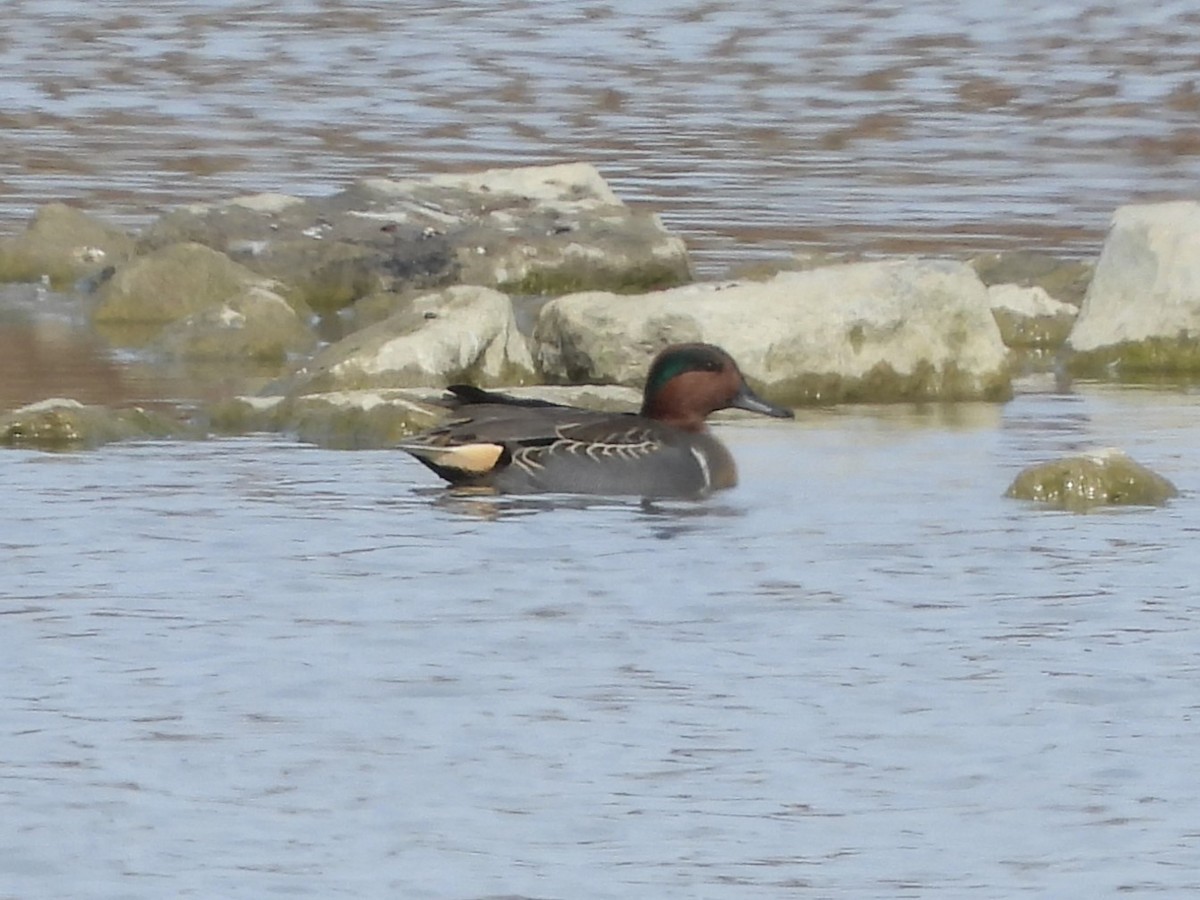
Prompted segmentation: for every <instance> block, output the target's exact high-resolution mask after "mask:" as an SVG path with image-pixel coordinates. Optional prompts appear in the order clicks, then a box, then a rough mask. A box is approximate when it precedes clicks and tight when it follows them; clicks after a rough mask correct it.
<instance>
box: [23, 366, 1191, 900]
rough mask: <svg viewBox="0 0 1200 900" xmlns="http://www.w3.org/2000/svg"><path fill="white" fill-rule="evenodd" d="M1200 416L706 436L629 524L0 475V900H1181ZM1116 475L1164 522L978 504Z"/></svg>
mask: <svg viewBox="0 0 1200 900" xmlns="http://www.w3.org/2000/svg"><path fill="white" fill-rule="evenodd" d="M1198 405H1200V401H1198V400H1197V398H1196V396H1195V395H1192V394H1188V393H1182V392H1180V393H1158V392H1140V391H1136V390H1123V391H1115V390H1100V389H1085V390H1084V391H1082V392H1081V393H1077V394H1068V395H1058V394H1039V393H1031V394H1023V395H1021V396H1019V397H1018V398H1017V400H1015V401H1014V402H1012V403H1011V404H1009V405H1007V406H1006V407H994V406H975V405H967V406H958V407H952V408H935V409H929V410H913V409H905V408H884V409H865V410H864V409H860V410H854V411H849V410H839V411H815V412H807V413H802V414H801V416H800V418H799V419H798V421H797V422H795V423H774V422H771V423H762V424H728V425H722V426H719V428H720V433H721V434H722V436H723V437H724V438H725V439H726V440H727V441H728V443H729V444H730V446H731V447H732V449H733V451H734V453H735V455H736V456H737V457H738V459H739V461H740V464H741V468H742V476H743V483H742V485H741V486H740V487H739V488H737V489H735V490H734V491H731V492H726V493H724V494H721V495H719V496H717V497H714V498H712V499H710V500H707V501H704V502H698V503H675V504H661V505H651V506H647V505H644V504H641V503H638V502H633V501H625V500H591V501H588V502H578V501H572V500H570V499H568V498H554V497H549V498H538V499H523V500H503V499H488V498H453V497H451V496H449V495H447V494H445V493H443V492H442V491H441V490H440V489H438V488H436V487H434V486H433V485H432V484H431V481H430V477H429V475H428V473H427V472H425V471H424V470H423V469H422V468H421V467H420V466H419V465H417V464H416V463H413V462H411V461H409V460H406V459H404V458H401V457H398V456H397V455H395V454H393V453H387V452H361V453H347V452H336V451H324V450H318V449H313V448H309V447H304V446H298V445H295V444H293V443H291V442H289V441H286V440H275V439H267V438H246V439H237V440H223V441H215V442H210V443H198V444H197V443H187V444H171V443H167V444H145V445H131V446H110V447H106V448H103V449H101V450H99V451H96V452H93V453H84V454H68V455H49V454H40V453H32V452H22V451H15V452H9V453H6V454H4V456H3V457H2V459H0V465H3V467H4V481H5V484H6V492H5V493H6V500H7V501H8V503H7V510H6V515H5V523H4V526H3V531H2V532H0V534H2V537H0V552H2V553H3V554H4V556H5V558H6V559H7V561H8V562H7V566H6V578H5V579H4V587H3V591H2V595H3V598H4V599H3V610H2V611H3V612H4V613H5V615H4V625H5V628H4V634H5V637H4V645H5V652H4V654H3V658H2V660H0V704H2V709H0V721H2V722H3V732H2V733H0V772H2V775H0V796H2V798H3V803H4V808H5V809H6V810H8V813H7V814H6V815H5V817H4V824H3V825H2V826H0V897H28V896H71V897H80V898H86V897H105V898H113V897H162V896H166V895H170V896H198V897H215V896H221V897H247V898H249V897H254V898H258V897H263V896H271V895H285V896H312V897H385V896H386V897H413V898H422V897H425V898H481V897H499V896H504V897H537V898H557V897H561V898H574V897H599V898H606V897H611V898H624V897H631V896H639V897H640V896H648V897H649V896H652V897H712V898H721V897H730V898H732V897H745V896H762V897H778V896H785V895H800V896H814V897H828V896H839V897H879V896H887V897H947V898H951V897H955V898H957V897H965V896H970V897H995V898H1007V897H1013V896H1018V895H1025V894H1030V895H1039V896H1060V897H1061V896H1089V897H1101V896H1114V895H1116V894H1118V893H1120V892H1125V891H1129V892H1133V893H1149V892H1157V893H1161V894H1163V895H1165V896H1173V897H1178V896H1185V895H1188V894H1190V893H1192V892H1194V891H1195V890H1196V889H1197V888H1198V887H1200V876H1198V875H1197V873H1200V845H1198V844H1197V840H1196V823H1195V810H1196V808H1197V802H1198V801H1200V796H1198V794H1200V787H1198V785H1200V777H1198V776H1200V768H1198V763H1197V757H1196V754H1195V747H1196V745H1197V740H1198V739H1200V714H1198V710H1200V705H1198V703H1197V700H1196V692H1195V683H1196V676H1197V656H1196V636H1197V629H1198V628H1200V608H1198V606H1200V602H1198V601H1197V596H1198V594H1197V590H1196V587H1197V583H1196V578H1195V567H1194V546H1193V545H1194V542H1195V537H1196V517H1195V515H1194V509H1195V507H1194V503H1195V497H1196V492H1197V489H1198V488H1200V464H1198V463H1197V461H1196V457H1195V454H1194V448H1195V446H1196V445H1197V439H1198V438H1200V434H1198V429H1197V426H1196V425H1195V422H1196V421H1197V416H1196V412H1197V406H1198ZM1131 435H1137V436H1138V437H1137V442H1136V446H1131V449H1132V450H1133V451H1134V453H1135V455H1136V456H1137V457H1138V458H1139V459H1140V460H1141V461H1143V462H1145V463H1147V464H1149V465H1151V466H1152V467H1154V468H1156V469H1157V470H1159V471H1161V472H1163V473H1164V474H1166V475H1168V476H1169V477H1171V478H1172V479H1174V480H1175V481H1176V483H1177V484H1178V485H1179V486H1180V488H1181V489H1182V490H1183V492H1184V493H1183V496H1182V497H1181V498H1180V499H1179V500H1176V501H1175V502H1173V503H1172V504H1171V505H1170V506H1168V507H1166V508H1164V509H1160V510H1146V509H1135V510H1122V511H1117V512H1111V513H1100V514H1094V515H1087V516H1080V515H1069V514H1060V513H1052V512H1046V511H1043V510H1039V509H1036V508H1033V507H1030V506H1027V505H1024V504H1021V503H1016V502H1013V501H1008V500H1005V499H1003V498H1002V497H1001V496H1000V495H1001V492H1002V491H1003V490H1004V487H1005V486H1006V485H1007V483H1008V481H1009V480H1010V479H1011V477H1012V476H1013V475H1014V474H1015V472H1016V471H1017V470H1018V469H1019V468H1020V467H1021V466H1023V465H1025V464H1027V463H1029V462H1031V461H1033V460H1036V459H1041V458H1044V457H1045V456H1048V455H1055V454H1060V453H1066V452H1070V451H1073V450H1076V449H1079V448H1080V447H1084V446H1092V445H1095V444H1107V443H1113V442H1120V443H1124V444H1127V445H1129V444H1130V443H1131V437H1130V436H1131Z"/></svg>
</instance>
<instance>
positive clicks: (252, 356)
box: [147, 285, 317, 363]
mask: <svg viewBox="0 0 1200 900" xmlns="http://www.w3.org/2000/svg"><path fill="white" fill-rule="evenodd" d="M316 343H317V336H316V334H315V333H314V332H313V331H312V329H310V328H309V327H308V326H307V325H306V324H305V323H304V321H303V320H302V319H301V318H300V316H299V315H298V314H297V313H296V311H295V310H294V309H293V308H292V307H291V305H290V304H289V303H288V302H287V301H286V300H284V299H283V298H282V297H280V296H279V295H278V294H276V293H275V292H274V291H269V290H267V289H266V288H264V287H259V286H257V285H255V286H251V287H249V288H247V289H245V290H244V291H243V292H241V293H239V294H235V295H233V296H231V297H229V298H228V299H226V300H225V301H224V302H223V303H221V304H220V305H219V306H210V307H208V308H206V309H203V310H201V311H200V312H197V313H193V314H192V315H190V316H188V317H187V318H185V319H180V320H177V321H175V322H172V323H171V324H170V325H168V326H167V327H166V328H164V329H163V330H162V331H161V332H159V334H158V336H157V337H155V338H154V339H153V340H152V341H151V342H150V344H149V345H148V347H147V349H148V350H149V351H150V352H152V353H156V354H159V355H162V356H167V357H171V358H176V359H191V360H237V361H245V360H250V361H253V362H256V363H282V362H283V361H284V360H285V359H287V358H288V357H289V356H293V355H296V354H300V353H307V352H309V351H310V350H312V349H313V348H314V347H315V345H316Z"/></svg>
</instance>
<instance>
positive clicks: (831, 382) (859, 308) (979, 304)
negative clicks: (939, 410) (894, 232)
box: [534, 260, 1010, 405]
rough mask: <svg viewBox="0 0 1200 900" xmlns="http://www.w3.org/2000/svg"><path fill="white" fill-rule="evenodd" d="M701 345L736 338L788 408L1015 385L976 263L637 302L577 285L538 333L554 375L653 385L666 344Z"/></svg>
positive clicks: (749, 371)
mask: <svg viewBox="0 0 1200 900" xmlns="http://www.w3.org/2000/svg"><path fill="white" fill-rule="evenodd" d="M695 340H704V341H709V342H711V343H715V344H719V345H721V346H722V347H724V348H725V349H726V350H728V351H729V352H730V353H731V354H732V355H733V357H734V359H736V360H737V361H738V363H739V364H740V365H741V367H742V369H743V372H744V374H745V375H746V376H747V378H748V379H749V380H750V381H751V382H752V383H753V384H754V386H755V388H756V389H758V390H760V391H762V392H763V393H765V394H766V395H767V396H768V397H770V398H771V399H773V400H774V401H776V402H778V403H783V404H789V405H804V404H826V403H835V402H885V401H899V400H973V399H1004V398H1007V397H1008V396H1009V393H1010V378H1009V374H1008V370H1007V366H1006V350H1005V347H1004V344H1003V342H1002V341H1001V340H1000V333H999V329H998V328H997V326H996V322H995V320H994V319H993V318H992V314H991V311H990V309H989V306H988V299H987V292H986V290H985V289H984V287H983V285H982V283H980V281H979V279H978V278H977V277H976V276H975V273H974V272H973V271H971V269H970V268H968V267H967V266H966V265H964V264H962V263H952V262H939V261H922V260H895V261H886V262H866V263H853V264H849V265H841V266H830V267H825V268H819V269H815V270H812V271H807V272H794V273H783V274H780V275H777V276H775V277H774V278H772V279H770V280H769V281H766V282H733V283H723V284H697V285H690V286H687V287H681V288H675V289H673V290H669V291H663V292H660V293H657V294H646V295H642V296H637V297H630V296H624V297H622V296H616V295H613V294H608V293H584V294H574V295H570V296H566V297H559V298H557V299H554V300H551V301H550V302H549V303H547V304H546V305H545V307H543V309H542V311H541V314H540V316H539V317H538V321H537V325H536V327H535V328H534V347H535V358H536V360H537V362H538V363H539V365H540V366H541V368H542V371H543V373H544V374H545V375H546V377H547V380H550V381H566V382H615V383H617V384H628V385H636V386H640V385H641V384H642V381H643V379H644V378H645V376H646V368H647V365H648V363H649V360H650V358H651V357H652V356H653V355H654V353H655V352H657V351H658V350H659V349H660V348H661V347H662V346H664V345H666V344H668V343H673V342H677V341H695Z"/></svg>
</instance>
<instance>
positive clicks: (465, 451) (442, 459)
mask: <svg viewBox="0 0 1200 900" xmlns="http://www.w3.org/2000/svg"><path fill="white" fill-rule="evenodd" d="M398 449H400V450H404V451H407V452H408V453H411V454H413V456H419V457H420V458H421V459H424V460H428V461H429V462H430V463H431V464H432V465H435V466H437V467H438V468H442V469H455V470H457V471H459V472H471V473H473V474H476V475H483V474H485V473H487V472H490V471H491V470H492V469H494V468H495V467H496V463H497V461H498V460H499V459H500V454H501V453H503V452H504V448H503V447H502V446H501V445H500V444H462V445H460V446H457V447H431V446H429V445H427V444H400V445H399V446H398Z"/></svg>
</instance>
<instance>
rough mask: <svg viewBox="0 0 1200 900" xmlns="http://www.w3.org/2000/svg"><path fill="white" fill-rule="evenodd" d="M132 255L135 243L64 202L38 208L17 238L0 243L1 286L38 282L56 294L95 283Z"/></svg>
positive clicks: (123, 233)
mask: <svg viewBox="0 0 1200 900" xmlns="http://www.w3.org/2000/svg"><path fill="white" fill-rule="evenodd" d="M133 252H134V240H133V238H131V237H130V236H129V235H127V234H126V233H125V232H124V231H121V230H120V229H118V228H113V227H112V226H110V225H106V224H105V223H103V222H100V221H98V220H96V219H93V218H92V217H90V216H88V215H86V214H85V213H82V212H80V211H79V210H77V209H74V208H73V207H70V206H67V205H66V204H63V203H49V204H47V205H45V206H43V207H41V208H40V209H39V210H38V211H37V213H36V215H35V216H34V217H33V221H32V222H30V224H29V227H28V228H27V229H26V230H25V231H23V232H22V233H20V234H18V235H15V236H13V237H7V238H4V239H2V240H0V281H41V280H42V278H43V277H45V278H48V279H49V281H50V284H51V285H52V286H53V287H55V288H58V289H63V288H67V287H70V286H71V285H73V284H74V283H75V282H77V281H79V280H81V279H84V280H86V279H95V278H98V277H99V275H100V273H101V272H104V271H106V270H107V269H108V268H109V267H110V266H115V265H120V264H121V263H123V262H124V261H125V260H127V259H129V258H130V257H131V256H132V255H133Z"/></svg>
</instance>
